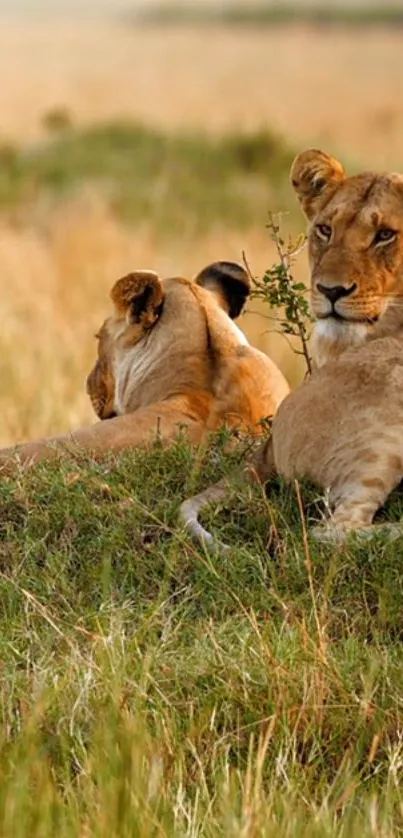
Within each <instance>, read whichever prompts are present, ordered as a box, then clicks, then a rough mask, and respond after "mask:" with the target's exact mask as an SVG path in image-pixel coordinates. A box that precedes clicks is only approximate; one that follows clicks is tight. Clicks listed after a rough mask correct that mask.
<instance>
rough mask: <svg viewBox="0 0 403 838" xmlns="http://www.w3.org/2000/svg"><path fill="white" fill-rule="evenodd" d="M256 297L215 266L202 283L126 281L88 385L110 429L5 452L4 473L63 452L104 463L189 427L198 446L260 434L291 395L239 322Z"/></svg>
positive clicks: (137, 275) (146, 275)
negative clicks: (225, 435) (103, 457)
mask: <svg viewBox="0 0 403 838" xmlns="http://www.w3.org/2000/svg"><path fill="white" fill-rule="evenodd" d="M249 292H250V287H249V281H248V276H247V274H246V272H245V271H244V269H243V268H242V267H241V266H240V265H237V264H235V263H234V262H216V263H214V264H212V265H209V266H207V267H206V268H204V270H202V271H201V273H199V274H198V276H197V277H196V278H195V280H194V281H193V282H192V281H189V280H187V279H181V278H178V277H174V278H171V279H165V280H163V281H162V280H161V279H160V278H159V277H158V276H157V274H155V273H153V272H152V271H135V272H134V273H131V274H129V275H128V276H126V277H123V279H120V280H118V282H116V284H115V285H114V287H113V288H112V291H111V299H112V303H113V312H112V314H111V316H110V317H109V318H108V319H107V320H106V321H105V322H104V324H103V325H102V327H101V329H100V332H99V335H98V336H97V337H98V360H97V362H96V364H95V366H94V369H93V370H92V372H91V373H90V375H89V376H88V379H87V390H88V393H89V396H90V398H91V401H92V404H93V407H94V410H95V412H96V414H97V415H98V417H99V419H101V420H103V421H101V422H98V423H97V424H95V425H93V426H91V427H89V428H85V429H82V430H78V431H74V432H73V433H71V434H69V435H68V436H65V437H57V438H53V439H43V440H36V441H33V442H28V443H24V444H22V445H18V446H14V447H12V448H6V449H3V450H1V451H0V466H2V467H3V470H4V469H5V468H11V469H12V468H13V467H15V464H16V462H18V461H19V462H23V463H32V462H38V461H39V460H42V459H44V458H49V457H52V456H55V455H57V454H60V453H61V452H63V451H64V450H68V451H73V452H78V451H80V450H85V451H88V452H90V453H91V454H92V455H94V456H96V455H100V454H103V453H105V452H107V451H119V450H122V449H126V448H129V447H132V446H135V445H140V444H144V443H147V442H150V441H152V440H153V439H155V437H156V435H157V434H159V437H160V438H161V439H163V440H166V441H169V440H173V439H174V438H175V437H176V436H177V434H178V430H179V427H180V426H182V425H184V426H186V428H187V432H188V436H189V439H190V440H191V441H193V442H200V440H201V439H202V438H203V435H204V434H205V432H206V431H210V430H216V429H218V428H220V427H221V426H223V425H228V426H230V427H237V428H240V429H244V430H248V431H252V432H256V433H260V432H261V426H260V425H259V422H260V420H262V419H263V418H264V417H266V416H272V415H273V414H274V412H275V411H276V409H277V407H278V405H279V404H280V402H281V401H282V399H283V398H284V396H285V395H286V394H287V393H288V390H289V387H288V384H287V382H286V380H285V378H284V377H283V375H282V374H281V372H280V371H279V369H278V368H277V367H276V365H275V364H274V363H273V362H272V361H271V360H270V359H269V358H268V357H267V356H266V355H264V354H263V353H262V352H259V351H258V350H257V349H253V348H252V347H251V346H249V344H248V342H247V340H246V338H245V336H244V335H243V333H242V332H241V331H240V329H239V328H238V326H236V325H235V323H234V322H233V318H235V317H238V315H239V314H240V313H241V311H242V309H243V307H244V304H245V301H246V299H247V297H248V295H249Z"/></svg>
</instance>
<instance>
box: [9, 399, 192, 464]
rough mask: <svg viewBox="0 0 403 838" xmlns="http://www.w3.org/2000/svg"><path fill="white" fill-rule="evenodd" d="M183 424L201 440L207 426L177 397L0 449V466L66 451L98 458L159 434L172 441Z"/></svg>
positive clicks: (164, 439)
mask: <svg viewBox="0 0 403 838" xmlns="http://www.w3.org/2000/svg"><path fill="white" fill-rule="evenodd" d="M178 401H179V400H178ZM181 426H185V427H186V432H187V436H188V439H189V441H190V442H192V443H197V442H200V441H201V439H202V437H203V433H204V432H205V425H204V423H203V422H202V421H200V420H199V419H198V418H197V416H195V415H191V412H190V410H187V409H186V405H183V406H181V405H180V404H177V403H176V401H174V400H172V401H171V402H170V401H166V402H161V403H157V404H154V405H152V406H151V407H149V408H140V409H139V410H136V411H135V412H134V413H130V414H127V415H126V416H117V417H115V418H113V419H106V420H105V421H103V422H97V423H96V424H95V425H92V426H91V427H90V428H82V429H80V430H77V431H73V432H72V433H71V434H67V435H65V436H59V437H50V438H48V439H37V440H33V441H32V442H25V443H22V444H19V445H13V446H11V447H9V448H3V449H0V469H1V471H2V472H3V473H10V472H13V471H15V469H16V467H17V466H18V465H19V464H20V465H24V466H25V465H27V466H28V465H34V464H35V463H39V462H41V461H42V460H49V459H52V458H55V457H60V456H62V455H64V454H68V455H73V456H80V454H89V455H91V456H93V457H94V458H96V459H99V458H100V457H102V456H105V455H106V454H108V453H109V452H113V453H115V452H116V453H117V452H119V451H124V450H126V449H130V448H133V447H135V446H138V445H147V444H150V443H152V442H153V441H154V440H155V439H156V437H157V436H158V437H159V438H160V439H161V440H162V441H166V442H170V441H173V440H174V439H175V438H176V436H177V435H178V433H179V432H180V428H181Z"/></svg>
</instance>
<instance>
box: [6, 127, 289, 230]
mask: <svg viewBox="0 0 403 838" xmlns="http://www.w3.org/2000/svg"><path fill="white" fill-rule="evenodd" d="M46 124H47V127H48V128H49V129H51V130H52V131H53V132H54V133H53V135H52V138H51V139H49V141H47V142H46V143H44V144H42V145H38V146H35V147H33V148H30V149H19V148H16V147H10V146H3V148H0V208H3V209H7V208H9V207H10V206H18V205H21V204H23V205H26V206H29V205H33V204H35V202H38V201H39V200H41V199H43V198H44V197H48V198H49V197H50V198H52V199H56V200H61V199H63V198H66V197H68V196H69V195H71V193H72V192H74V191H75V190H78V189H81V188H82V187H83V186H85V185H86V184H87V185H92V186H95V187H96V188H97V189H100V190H101V191H102V192H103V193H104V195H106V197H107V198H108V200H109V203H110V206H111V208H112V209H113V210H114V211H116V213H117V215H118V216H120V217H123V218H124V219H125V220H127V221H129V222H131V223H133V222H140V221H144V220H147V221H148V222H152V223H153V224H154V225H155V227H156V229H157V230H158V231H162V232H164V231H165V232H166V233H167V234H170V235H171V234H172V233H174V232H180V231H182V232H183V231H184V230H188V229H190V230H192V229H194V228H196V229H197V230H198V231H203V230H204V229H206V228H209V227H211V226H213V225H216V224H217V223H219V222H220V221H221V222H222V220H223V219H225V224H226V226H228V225H230V226H231V225H232V226H245V225H247V226H248V227H250V226H251V225H253V224H256V225H257V224H259V223H260V224H261V219H262V217H264V215H265V214H266V213H267V209H268V206H269V203H270V198H271V197H273V194H274V193H273V190H275V193H276V201H277V199H278V198H279V197H281V196H282V190H283V189H284V193H286V192H289V187H288V173H289V168H290V164H291V160H292V158H293V153H292V152H291V151H290V149H288V148H287V146H286V145H285V144H284V143H283V141H282V140H281V139H279V138H278V137H276V136H274V135H271V134H270V133H269V132H267V131H261V132H258V133H255V134H250V135H242V134H239V135H238V134H229V135H227V136H225V137H221V138H218V139H215V138H212V137H208V136H207V135H206V136H203V135H194V136H192V135H184V134H166V133H163V132H159V131H158V130H154V129H152V128H147V127H144V126H142V125H139V124H136V123H130V122H122V123H114V124H107V125H99V126H95V127H94V126H92V127H89V128H86V129H82V130H79V129H75V128H73V127H72V126H70V124H69V116H68V114H65V115H64V114H63V112H58V111H56V112H54V113H53V112H52V113H50V114H48V115H47V117H46ZM288 200H289V199H288ZM286 203H287V202H286ZM279 205H281V206H282V207H283V206H284V201H282V200H280V204H279Z"/></svg>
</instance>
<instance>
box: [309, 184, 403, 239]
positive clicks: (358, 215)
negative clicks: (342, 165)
mask: <svg viewBox="0 0 403 838" xmlns="http://www.w3.org/2000/svg"><path fill="white" fill-rule="evenodd" d="M320 215H321V216H322V217H323V218H325V217H326V220H328V221H330V222H332V223H333V224H334V223H336V222H340V223H343V222H345V223H346V224H348V225H349V226H351V224H353V223H354V222H357V223H360V222H362V223H365V224H370V225H371V226H373V227H377V226H378V225H379V224H380V223H383V222H384V221H385V219H388V218H389V220H392V218H393V217H396V215H398V216H399V219H400V221H401V224H402V225H403V177H402V175H399V174H374V173H370V172H368V173H367V172H365V173H363V174H360V175H356V176H353V177H349V178H346V180H345V181H344V182H343V183H342V184H341V185H340V186H339V188H338V189H337V191H336V192H335V194H334V195H333V196H332V198H331V199H330V201H329V202H328V203H327V204H326V206H325V207H323V209H322V212H321V213H320Z"/></svg>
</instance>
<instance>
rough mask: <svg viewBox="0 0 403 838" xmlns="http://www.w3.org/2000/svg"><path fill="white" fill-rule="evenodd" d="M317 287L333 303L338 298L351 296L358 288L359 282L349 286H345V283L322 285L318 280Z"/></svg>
mask: <svg viewBox="0 0 403 838" xmlns="http://www.w3.org/2000/svg"><path fill="white" fill-rule="evenodd" d="M316 287H317V289H318V291H320V293H321V294H323V296H324V297H327V299H328V300H329V301H330V302H331V303H335V302H337V300H340V298H341V297H349V296H350V294H352V293H353V291H355V289H356V288H357V283H356V282H354V284H353V285H350V287H349V288H345V287H344V285H321V283H320V282H318V284H317V286H316Z"/></svg>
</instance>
